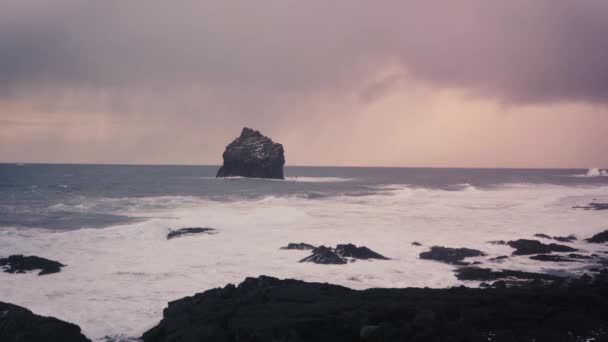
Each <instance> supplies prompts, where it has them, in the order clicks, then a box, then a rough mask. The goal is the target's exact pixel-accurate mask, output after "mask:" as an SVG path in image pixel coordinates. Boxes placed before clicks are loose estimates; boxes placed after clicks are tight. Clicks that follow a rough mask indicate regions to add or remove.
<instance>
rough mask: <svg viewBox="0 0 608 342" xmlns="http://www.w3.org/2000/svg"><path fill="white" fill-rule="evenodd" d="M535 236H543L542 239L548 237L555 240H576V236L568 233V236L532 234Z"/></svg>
mask: <svg viewBox="0 0 608 342" xmlns="http://www.w3.org/2000/svg"><path fill="white" fill-rule="evenodd" d="M534 236H535V237H539V238H543V239H549V240H555V241H559V242H573V241H576V236H574V235H572V234H570V235H568V236H553V237H551V236H549V235H547V234H534Z"/></svg>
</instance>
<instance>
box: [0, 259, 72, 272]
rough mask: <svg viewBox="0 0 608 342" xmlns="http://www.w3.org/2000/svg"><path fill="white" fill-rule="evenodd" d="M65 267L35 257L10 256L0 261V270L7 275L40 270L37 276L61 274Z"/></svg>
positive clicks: (52, 261)
mask: <svg viewBox="0 0 608 342" xmlns="http://www.w3.org/2000/svg"><path fill="white" fill-rule="evenodd" d="M64 266H65V265H64V264H62V263H60V262H58V261H54V260H49V259H45V258H41V257H37V256H23V255H11V256H9V257H8V258H2V259H0V268H3V269H4V272H7V273H25V272H28V271H33V270H40V272H39V273H38V275H45V274H51V273H57V272H61V268H62V267H64Z"/></svg>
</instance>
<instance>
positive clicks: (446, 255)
mask: <svg viewBox="0 0 608 342" xmlns="http://www.w3.org/2000/svg"><path fill="white" fill-rule="evenodd" d="M484 255H486V254H485V253H484V252H482V251H478V250H476V249H470V248H449V247H441V246H433V247H431V250H430V251H427V252H422V253H420V255H419V256H420V259H426V260H435V261H441V262H445V263H448V264H452V265H460V266H466V265H469V263H468V262H463V261H462V260H464V259H465V258H470V257H477V256H484Z"/></svg>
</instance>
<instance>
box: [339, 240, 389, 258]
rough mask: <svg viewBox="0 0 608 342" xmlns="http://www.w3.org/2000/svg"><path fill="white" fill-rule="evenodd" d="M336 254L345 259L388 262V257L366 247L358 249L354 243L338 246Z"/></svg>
mask: <svg viewBox="0 0 608 342" xmlns="http://www.w3.org/2000/svg"><path fill="white" fill-rule="evenodd" d="M336 253H337V254H338V255H339V256H341V257H343V258H355V259H362V260H367V259H380V260H388V258H387V257H385V256H383V255H380V254H378V253H376V252H374V251H372V250H371V249H369V248H367V247H365V246H361V247H357V246H355V245H353V244H352V243H349V244H345V245H337V246H336Z"/></svg>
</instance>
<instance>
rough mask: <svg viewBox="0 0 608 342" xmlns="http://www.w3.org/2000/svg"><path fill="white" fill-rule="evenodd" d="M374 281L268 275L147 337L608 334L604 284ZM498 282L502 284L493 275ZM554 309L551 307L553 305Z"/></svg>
mask: <svg viewBox="0 0 608 342" xmlns="http://www.w3.org/2000/svg"><path fill="white" fill-rule="evenodd" d="M596 282H597V281H596V280H592V281H589V280H584V281H583V282H582V283H581V286H571V287H567V288H562V287H532V286H530V287H523V288H522V287H520V288H506V284H505V282H502V284H503V286H502V288H490V289H471V288H451V289H428V288H427V289H422V288H406V289H368V290H363V291H357V290H352V289H348V288H345V287H342V286H337V285H331V284H320V283H307V282H302V281H297V280H279V279H275V278H271V277H266V276H260V277H258V278H247V279H245V281H244V282H242V283H241V284H240V285H238V286H234V285H227V286H225V287H224V288H218V289H213V290H208V291H205V292H203V293H199V294H196V295H194V296H192V297H185V298H182V299H179V300H176V301H174V302H171V303H169V305H168V307H167V308H166V309H165V310H164V311H163V318H162V320H161V321H160V322H159V323H158V325H156V326H155V327H153V328H152V329H150V330H148V331H147V332H146V333H144V334H143V336H142V338H143V340H144V342H169V341H237V342H238V341H298V342H313V341H314V342H318V341H332V342H352V341H412V342H422V341H498V342H503V341H504V342H506V341H539V342H548V341H551V342H553V341H584V340H586V339H587V338H591V337H594V338H595V339H596V340H598V341H599V340H602V341H603V340H605V338H606V336H607V335H608V332H607V331H606V329H605V327H606V326H608V292H606V290H605V288H606V287H605V286H606V284H605V283H601V282H598V283H596ZM493 286H494V287H501V286H500V284H496V283H495V284H494V285H493ZM549 313H550V314H549Z"/></svg>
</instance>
